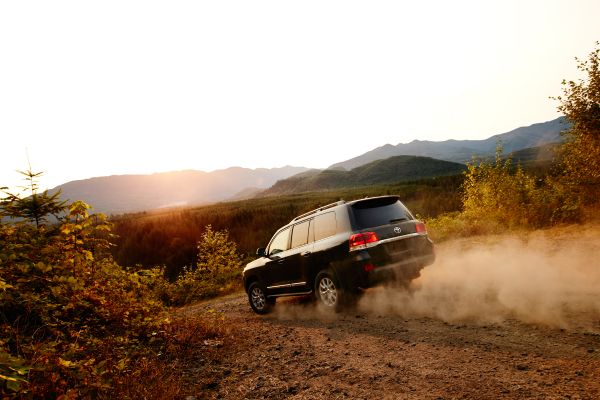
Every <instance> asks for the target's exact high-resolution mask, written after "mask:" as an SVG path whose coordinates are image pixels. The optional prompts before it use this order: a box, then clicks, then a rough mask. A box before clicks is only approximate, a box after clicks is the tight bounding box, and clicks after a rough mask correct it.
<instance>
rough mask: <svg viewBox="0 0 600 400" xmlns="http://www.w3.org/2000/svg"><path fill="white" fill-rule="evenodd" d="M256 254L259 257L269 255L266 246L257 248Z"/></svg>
mask: <svg viewBox="0 0 600 400" xmlns="http://www.w3.org/2000/svg"><path fill="white" fill-rule="evenodd" d="M256 255H257V256H259V257H265V256H266V255H267V253H266V249H265V248H264V247H259V248H258V249H256Z"/></svg>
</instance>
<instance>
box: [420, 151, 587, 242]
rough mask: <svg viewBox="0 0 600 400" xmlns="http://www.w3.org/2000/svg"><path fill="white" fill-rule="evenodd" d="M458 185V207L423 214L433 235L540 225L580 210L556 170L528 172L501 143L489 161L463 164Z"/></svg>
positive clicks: (440, 237)
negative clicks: (428, 215) (542, 173)
mask: <svg viewBox="0 0 600 400" xmlns="http://www.w3.org/2000/svg"><path fill="white" fill-rule="evenodd" d="M462 189H463V199H462V200H463V211H462V212H454V213H449V214H443V215H440V216H438V217H436V218H431V219H427V224H428V227H429V229H430V232H431V234H432V237H433V238H434V239H436V240H444V239H447V238H451V237H457V236H472V235H476V234H487V233H496V232H499V231H505V230H507V229H529V228H539V227H543V226H548V225H552V224H556V223H560V222H567V221H575V220H577V219H578V218H579V216H580V213H581V208H580V204H579V198H578V197H577V196H576V195H574V194H573V193H572V192H571V191H570V190H569V187H568V186H567V185H565V184H564V183H562V180H561V177H560V176H559V177H554V176H551V175H546V176H541V177H539V176H534V175H530V174H529V173H527V172H526V171H525V170H523V169H522V168H521V166H520V165H518V166H516V167H515V166H513V164H512V160H511V158H510V157H509V158H503V157H502V146H498V148H497V150H496V157H495V159H494V160H493V161H491V160H473V162H471V163H469V164H467V171H466V172H465V180H464V182H463V186H462Z"/></svg>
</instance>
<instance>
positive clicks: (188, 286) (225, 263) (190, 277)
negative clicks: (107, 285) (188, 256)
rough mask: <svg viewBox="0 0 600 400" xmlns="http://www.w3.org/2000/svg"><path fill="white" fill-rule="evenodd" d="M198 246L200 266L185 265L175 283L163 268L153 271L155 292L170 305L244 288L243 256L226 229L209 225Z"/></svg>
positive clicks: (198, 263)
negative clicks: (216, 229) (219, 229)
mask: <svg viewBox="0 0 600 400" xmlns="http://www.w3.org/2000/svg"><path fill="white" fill-rule="evenodd" d="M197 249H198V261H197V263H196V265H195V266H193V267H185V268H184V269H183V272H182V274H181V275H180V276H179V277H178V278H177V279H176V280H175V282H168V281H167V280H166V279H164V278H162V276H163V275H162V273H161V272H160V271H161V270H156V269H155V270H154V271H153V272H151V273H150V274H151V276H153V281H154V283H153V286H154V290H155V293H156V294H157V296H158V297H159V298H161V299H162V300H163V301H164V302H165V303H166V304H167V305H173V306H181V305H184V304H189V303H191V302H193V301H197V300H201V299H206V298H209V297H214V296H217V295H220V294H225V293H229V292H231V291H233V290H236V289H239V288H240V287H241V275H242V260H241V256H240V254H239V253H238V250H237V245H236V243H235V242H233V241H231V240H229V233H228V232H227V231H226V230H223V231H214V230H213V229H212V226H210V225H208V226H206V229H205V231H204V233H203V235H202V238H201V240H200V241H199V242H198V245H197Z"/></svg>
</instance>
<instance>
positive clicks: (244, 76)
mask: <svg viewBox="0 0 600 400" xmlns="http://www.w3.org/2000/svg"><path fill="white" fill-rule="evenodd" d="M599 16H600V1H597V0H589V1H587V0H569V1H567V0H565V1H552V0H546V1H533V0H531V1H530V0H520V1H513V0H501V1H460V0H453V1H410V2H408V1H377V0H374V1H368V2H367V1H352V0H343V1H328V0H318V1H311V0H303V1H283V0H275V1H249V0H244V1H228V0H219V1H200V0H194V1H148V0H145V1H126V0H119V1H110V0H105V1H101V2H91V1H81V0H76V1H53V2H48V1H3V2H0V186H8V187H9V188H11V190H13V188H15V186H16V185H18V184H19V183H20V182H21V176H20V175H19V174H18V173H17V172H15V171H16V170H23V169H27V168H28V163H30V164H31V167H32V169H33V170H34V171H44V172H45V175H44V176H43V177H42V179H41V182H40V184H41V186H42V187H43V188H44V187H49V188H52V187H54V186H57V185H59V184H61V183H65V182H68V181H71V180H76V179H85V178H89V177H93V176H105V175H114V174H138V173H144V174H146V173H154V172H163V171H175V170H184V169H197V170H204V171H212V170H215V169H222V168H227V167H231V166H241V167H247V168H258V167H266V168H272V167H281V166H284V165H294V166H305V167H313V168H324V167H327V166H329V165H331V164H333V163H336V162H340V161H343V160H346V159H348V158H352V157H355V156H358V155H360V154H362V153H364V152H366V151H368V150H371V149H373V148H375V147H378V146H382V145H384V144H386V143H390V144H394V145H395V144H398V143H407V142H410V141H412V140H415V139H419V140H445V139H451V138H452V139H484V138H487V137H489V136H492V135H495V134H498V133H504V132H507V131H510V130H512V129H514V128H517V127H519V126H526V125H531V124H533V123H537V122H544V121H548V120H552V119H554V118H557V117H558V116H559V114H558V112H557V110H556V106H557V103H556V101H553V100H551V99H549V97H550V96H557V95H560V94H561V81H562V80H563V79H565V78H566V79H577V78H579V77H581V75H580V74H579V73H578V71H577V69H576V63H575V60H574V57H579V58H582V59H585V58H586V57H587V55H588V54H589V53H590V51H592V49H593V48H594V45H595V42H596V41H597V40H600V24H599V23H598V17H599Z"/></svg>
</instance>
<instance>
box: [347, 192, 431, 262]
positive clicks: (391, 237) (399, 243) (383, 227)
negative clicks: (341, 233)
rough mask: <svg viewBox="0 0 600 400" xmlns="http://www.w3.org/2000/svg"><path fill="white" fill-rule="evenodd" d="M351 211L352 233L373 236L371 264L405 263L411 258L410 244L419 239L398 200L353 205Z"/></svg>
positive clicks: (364, 202)
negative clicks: (370, 234)
mask: <svg viewBox="0 0 600 400" xmlns="http://www.w3.org/2000/svg"><path fill="white" fill-rule="evenodd" d="M351 208H352V214H353V220H354V222H353V225H354V229H355V230H356V231H359V232H367V231H368V232H375V235H377V239H378V242H377V243H376V244H375V245H376V247H377V249H373V251H370V254H371V256H372V257H374V260H373V261H376V262H382V263H391V262H398V261H403V260H409V259H410V258H411V257H412V256H414V251H415V243H414V241H415V240H417V241H420V240H421V239H423V238H421V237H420V236H421V235H420V234H419V233H417V223H418V221H416V220H415V218H414V217H413V215H412V214H411V213H410V211H408V209H407V208H406V207H405V206H404V205H403V204H402V203H401V202H400V201H399V200H398V198H396V197H394V196H390V197H384V198H374V199H366V200H363V201H359V202H357V203H355V204H353V205H352V206H351ZM416 247H421V246H420V245H417V246H416ZM375 250H377V251H375Z"/></svg>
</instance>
